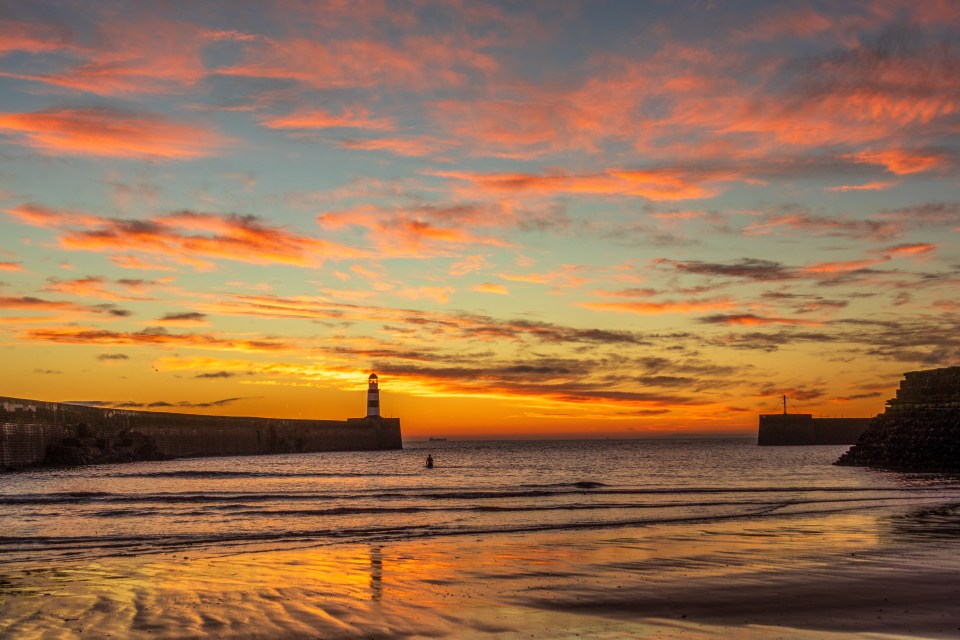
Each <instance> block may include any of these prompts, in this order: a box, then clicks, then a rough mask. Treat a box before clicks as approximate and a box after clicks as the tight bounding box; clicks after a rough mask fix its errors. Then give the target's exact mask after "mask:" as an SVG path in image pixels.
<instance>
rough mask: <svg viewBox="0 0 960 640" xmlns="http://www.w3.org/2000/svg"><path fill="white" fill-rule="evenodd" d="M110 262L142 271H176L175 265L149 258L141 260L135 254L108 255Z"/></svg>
mask: <svg viewBox="0 0 960 640" xmlns="http://www.w3.org/2000/svg"><path fill="white" fill-rule="evenodd" d="M110 262H112V263H113V264H115V265H117V266H118V267H120V268H121V269H141V270H143V271H176V270H177V269H176V267H171V266H170V265H166V264H162V263H160V262H151V261H149V260H141V259H140V258H138V257H137V256H132V255H125V256H110Z"/></svg>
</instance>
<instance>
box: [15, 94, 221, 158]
mask: <svg viewBox="0 0 960 640" xmlns="http://www.w3.org/2000/svg"><path fill="white" fill-rule="evenodd" d="M0 134H4V135H6V136H8V137H9V138H10V140H11V141H12V142H14V143H16V144H20V145H23V146H27V147H31V148H33V149H35V150H37V151H39V152H41V153H43V154H47V155H89V156H99V157H113V158H143V159H153V160H190V159H194V158H200V157H203V156H209V155H212V154H214V153H216V152H217V151H219V150H220V149H222V148H224V147H226V146H228V145H229V144H231V141H230V140H229V139H227V138H225V137H223V136H221V135H219V134H217V133H214V132H212V131H211V129H210V127H209V126H200V125H194V124H188V123H183V122H175V121H172V120H169V119H168V118H166V117H164V116H159V115H155V114H148V113H136V112H132V111H123V110H120V109H114V108H110V107H86V108H66V107H63V108H51V109H45V110H43V111H36V112H33V113H0Z"/></svg>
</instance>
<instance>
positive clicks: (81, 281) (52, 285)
mask: <svg viewBox="0 0 960 640" xmlns="http://www.w3.org/2000/svg"><path fill="white" fill-rule="evenodd" d="M117 282H119V283H120V285H121V286H126V287H127V288H133V289H135V288H137V287H136V286H133V287H131V286H129V285H125V284H124V282H123V281H117ZM108 284H110V283H109V282H108V280H107V279H106V278H104V277H102V276H87V277H86V278H77V279H75V280H58V279H57V278H51V279H50V280H49V282H48V283H47V285H46V286H45V287H44V288H43V290H44V291H54V292H57V293H66V294H69V295H74V296H78V297H81V298H99V299H101V300H113V301H118V302H125V301H131V300H137V301H146V300H154V298H151V297H148V296H142V295H130V294H124V293H117V292H114V291H110V290H108V289H107V288H106V285H108ZM114 284H116V283H114Z"/></svg>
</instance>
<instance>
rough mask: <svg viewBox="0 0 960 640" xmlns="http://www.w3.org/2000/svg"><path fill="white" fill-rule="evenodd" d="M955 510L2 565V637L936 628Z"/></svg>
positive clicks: (749, 634)
mask: <svg viewBox="0 0 960 640" xmlns="http://www.w3.org/2000/svg"><path fill="white" fill-rule="evenodd" d="M958 524H960V517H958V516H957V515H956V511H955V510H954V509H953V508H948V509H945V508H942V507H930V508H928V507H923V506H920V507H916V506H914V507H909V508H906V509H904V508H903V507H902V506H891V507H882V508H873V509H869V510H864V511H862V512H855V513H850V512H842V513H835V514H817V515H812V516H810V515H784V516H782V517H776V518H770V517H765V518H763V519H760V520H751V519H742V520H731V521H723V522H710V521H704V522H690V523H681V524H659V525H653V526H646V527H624V528H618V529H612V530H593V529H586V530H582V531H563V532H554V533H536V534H505V535H492V536H483V537H480V538H475V537H456V536H453V537H445V538H439V539H427V540H416V541H402V542H394V543H386V544H352V543H351V544H332V545H321V546H315V545H306V546H304V545H302V544H298V543H295V542H289V543H286V544H284V545H281V546H283V547H285V548H280V549H277V548H275V547H276V545H273V547H274V548H267V547H264V546H259V547H253V548H240V547H233V548H222V547H212V548H205V547H199V548H198V549H196V550H184V551H182V552H176V553H156V554H142V555H141V554H137V555H132V556H126V555H121V556H114V557H100V558H96V559H82V558H78V559H77V560H70V559H68V558H61V559H60V560H58V561H56V562H47V561H43V560H42V559H36V560H32V561H31V560H26V559H24V560H20V561H17V562H15V563H7V564H5V565H4V567H3V569H0V596H2V597H0V633H2V635H3V637H8V638H77V637H83V638H105V637H114V638H125V637H131V638H531V637H532V638H576V637H584V638H588V637H589V638H622V637H638V638H732V637H736V638H850V637H876V638H890V637H911V638H951V637H957V636H958V635H960V581H958V580H957V579H956V576H957V575H958V570H960V553H958V551H960V545H958V541H960V538H955V537H953V536H954V534H955V533H956V527H957V525H958Z"/></svg>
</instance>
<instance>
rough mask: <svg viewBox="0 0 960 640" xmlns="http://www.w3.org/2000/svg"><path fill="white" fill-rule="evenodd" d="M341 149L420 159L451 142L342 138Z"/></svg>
mask: <svg viewBox="0 0 960 640" xmlns="http://www.w3.org/2000/svg"><path fill="white" fill-rule="evenodd" d="M337 144H338V146H339V147H340V148H341V149H354V150H358V151H387V152H389V153H393V154H395V155H398V156H408V157H420V156H428V155H432V154H434V153H437V152H438V151H443V150H445V149H447V148H449V147H450V146H451V145H452V141H451V140H443V139H440V138H436V137H434V136H407V137H404V138H344V139H341V140H338V141H337Z"/></svg>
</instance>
